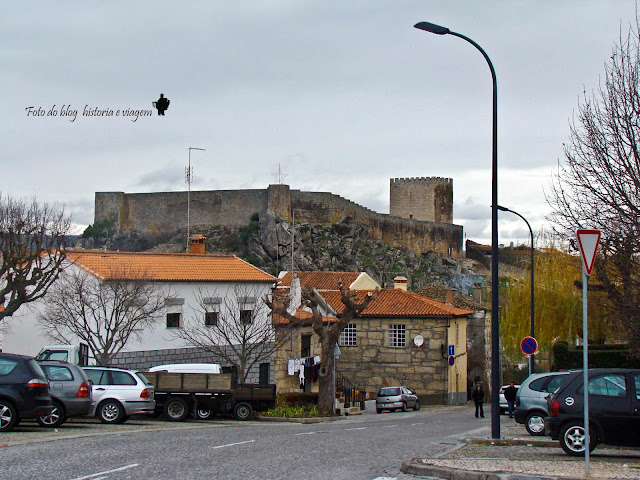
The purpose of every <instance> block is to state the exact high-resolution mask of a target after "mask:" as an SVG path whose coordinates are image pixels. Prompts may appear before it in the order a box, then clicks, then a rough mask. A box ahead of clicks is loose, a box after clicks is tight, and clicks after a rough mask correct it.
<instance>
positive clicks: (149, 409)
mask: <svg viewBox="0 0 640 480" xmlns="http://www.w3.org/2000/svg"><path fill="white" fill-rule="evenodd" d="M82 369H83V370H84V371H85V373H86V374H87V376H88V377H89V380H91V381H92V382H93V408H92V412H91V414H92V415H95V416H97V417H98V418H99V419H100V421H101V422H102V423H122V422H125V421H126V420H127V419H128V418H129V415H136V414H141V413H153V411H154V410H155V407H156V401H155V400H154V398H153V393H154V391H153V385H152V384H151V383H149V380H147V379H146V378H145V376H144V375H143V374H142V373H140V372H134V371H133V370H125V369H123V368H111V367H82Z"/></svg>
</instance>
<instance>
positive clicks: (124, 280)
mask: <svg viewBox="0 0 640 480" xmlns="http://www.w3.org/2000/svg"><path fill="white" fill-rule="evenodd" d="M110 277H112V278H113V279H107V280H99V279H97V278H96V277H94V276H93V275H91V274H89V273H87V272H85V271H83V270H80V269H77V268H69V269H67V270H65V272H63V274H62V275H61V276H60V278H59V279H58V281H57V282H56V283H55V284H54V285H53V286H52V287H51V289H50V291H49V293H48V294H47V296H46V297H45V299H44V303H45V308H44V310H43V311H42V313H41V314H40V315H39V317H38V321H39V323H40V325H41V326H42V328H43V330H44V331H45V333H46V334H47V336H49V337H50V338H51V339H53V340H54V341H59V342H62V343H72V342H73V341H74V339H75V338H76V337H77V338H79V339H80V340H82V341H84V342H86V343H87V345H89V350H90V352H91V356H93V357H94V358H95V360H96V363H97V364H98V365H108V364H109V363H110V362H111V361H112V360H113V358H114V356H115V355H116V354H117V353H118V352H120V351H121V350H122V349H123V348H124V347H125V346H126V345H127V343H128V342H129V341H130V340H132V339H139V338H140V334H141V333H142V330H143V329H144V328H146V327H149V326H151V325H153V324H154V323H155V322H156V321H157V320H158V319H159V318H160V317H161V316H162V314H163V313H164V310H165V307H166V305H167V301H168V300H169V299H171V298H172V295H171V293H170V292H169V291H167V290H165V289H164V288H162V286H160V285H158V284H155V283H152V282H148V281H145V280H144V275H143V274H141V273H133V272H119V273H118V274H117V275H110Z"/></svg>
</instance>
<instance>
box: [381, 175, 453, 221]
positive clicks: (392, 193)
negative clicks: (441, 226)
mask: <svg viewBox="0 0 640 480" xmlns="http://www.w3.org/2000/svg"><path fill="white" fill-rule="evenodd" d="M389 200H390V202H389V213H390V214H391V215H394V216H396V217H402V218H414V219H416V220H422V221H425V222H445V223H451V222H453V179H451V178H441V177H417V178H392V179H391V181H390V188H389Z"/></svg>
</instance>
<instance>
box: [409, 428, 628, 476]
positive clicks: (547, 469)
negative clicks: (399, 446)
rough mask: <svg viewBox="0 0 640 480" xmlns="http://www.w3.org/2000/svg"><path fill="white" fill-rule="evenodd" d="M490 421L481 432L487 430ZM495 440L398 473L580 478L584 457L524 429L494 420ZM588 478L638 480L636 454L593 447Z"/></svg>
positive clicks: (471, 441)
mask: <svg viewBox="0 0 640 480" xmlns="http://www.w3.org/2000/svg"><path fill="white" fill-rule="evenodd" d="M489 422H490V419H487V427H488V430H490V423H489ZM500 433H501V436H502V438H501V439H500V440H495V441H494V440H491V439H489V438H488V437H485V438H480V437H476V438H464V439H460V440H459V442H460V443H459V444H458V445H455V446H452V448H450V449H449V450H447V451H446V452H444V453H443V454H441V455H439V456H437V457H432V458H414V459H412V460H407V461H405V462H403V464H402V466H401V468H400V470H401V471H402V472H404V473H408V474H412V475H420V476H429V477H436V478H443V479H451V480H453V479H461V480H494V479H495V480H498V479H499V480H534V479H545V480H546V479H556V478H559V479H584V478H586V477H585V474H584V467H585V462H584V458H578V457H570V456H569V455H567V454H566V453H564V451H563V450H562V448H560V445H559V444H558V442H557V441H553V440H551V439H550V438H549V437H533V436H531V435H529V434H528V433H527V431H526V430H525V428H524V425H518V424H516V423H515V422H514V421H513V419H510V418H508V417H506V416H503V417H501V418H500ZM589 466H590V472H591V473H590V476H589V477H588V478H590V479H597V480H600V479H611V478H623V479H639V478H640V449H627V448H610V447H605V446H602V445H598V446H597V447H596V449H595V450H594V451H593V452H592V453H591V455H590V462H589Z"/></svg>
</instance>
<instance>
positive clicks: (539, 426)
mask: <svg viewBox="0 0 640 480" xmlns="http://www.w3.org/2000/svg"><path fill="white" fill-rule="evenodd" d="M524 428H526V429H527V432H529V435H533V436H534V437H540V436H542V435H544V417H543V416H542V414H541V413H540V412H531V413H530V414H529V415H527V419H526V420H525V421H524Z"/></svg>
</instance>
